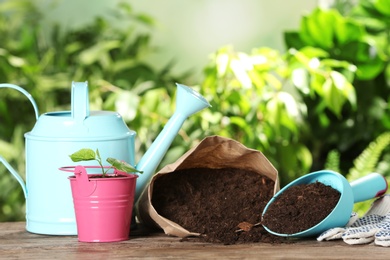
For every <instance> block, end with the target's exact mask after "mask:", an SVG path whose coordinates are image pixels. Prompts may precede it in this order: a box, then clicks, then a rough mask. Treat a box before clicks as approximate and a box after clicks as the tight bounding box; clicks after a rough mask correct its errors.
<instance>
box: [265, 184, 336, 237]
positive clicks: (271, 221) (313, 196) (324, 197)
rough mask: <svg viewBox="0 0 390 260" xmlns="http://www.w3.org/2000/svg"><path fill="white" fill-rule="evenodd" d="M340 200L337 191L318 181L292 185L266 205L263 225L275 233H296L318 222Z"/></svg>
mask: <svg viewBox="0 0 390 260" xmlns="http://www.w3.org/2000/svg"><path fill="white" fill-rule="evenodd" d="M339 199H340V192H339V191H337V190H336V189H334V188H332V187H331V186H327V185H325V184H323V183H321V182H315V183H310V184H300V185H296V186H292V187H290V188H288V189H286V190H285V191H284V192H283V193H281V194H280V195H279V196H278V197H277V198H276V199H275V200H274V201H273V202H272V204H270V205H269V206H268V208H267V211H266V212H265V214H264V216H263V221H262V224H263V225H264V226H266V227H267V228H268V229H269V230H272V231H274V232H276V233H280V234H294V233H298V232H301V231H304V230H306V229H309V228H311V227H313V226H315V225H316V224H318V223H320V222H321V221H322V220H323V219H324V218H326V217H327V216H328V215H329V213H331V212H332V210H333V209H334V207H335V206H336V204H337V203H338V201H339Z"/></svg>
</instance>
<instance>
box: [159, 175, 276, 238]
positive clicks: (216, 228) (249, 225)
mask: <svg viewBox="0 0 390 260" xmlns="http://www.w3.org/2000/svg"><path fill="white" fill-rule="evenodd" d="M273 190H274V181H272V180H271V179H269V178H267V177H264V176H262V175H260V174H257V173H255V172H251V171H245V170H240V169H208V168H201V169H200V168H197V169H186V170H180V171H175V172H172V173H169V174H165V175H162V176H161V177H159V178H158V179H156V180H155V182H154V186H153V194H152V205H153V206H154V208H155V209H156V211H157V212H158V213H159V214H160V215H161V216H163V217H165V218H167V219H169V220H171V221H173V222H175V223H177V224H179V225H180V226H182V227H183V228H185V229H187V230H188V231H190V232H195V233H201V234H202V235H201V236H200V238H199V239H200V240H201V241H205V242H211V243H223V244H235V243H251V242H267V243H276V242H279V241H280V240H281V238H280V237H276V236H274V235H271V234H270V233H268V232H267V231H266V230H265V229H264V228H263V227H262V226H261V225H260V221H261V214H262V212H263V209H264V207H265V205H266V204H267V202H268V201H269V200H270V199H271V198H272V196H273ZM255 224H256V225H255ZM192 240H193V239H192Z"/></svg>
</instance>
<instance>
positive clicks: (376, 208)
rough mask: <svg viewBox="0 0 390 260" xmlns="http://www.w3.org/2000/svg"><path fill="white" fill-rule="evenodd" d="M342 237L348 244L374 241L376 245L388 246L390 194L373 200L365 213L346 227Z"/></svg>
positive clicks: (389, 237) (389, 243)
mask: <svg viewBox="0 0 390 260" xmlns="http://www.w3.org/2000/svg"><path fill="white" fill-rule="evenodd" d="M342 239H343V240H344V242H345V243H347V244H350V245H355V244H367V243H371V242H373V241H374V243H375V244H376V245H380V246H390V195H385V196H383V197H381V198H379V199H377V200H375V201H374V203H373V204H372V206H371V208H370V209H369V210H368V211H367V213H366V214H365V215H364V216H363V217H362V218H360V219H358V220H357V221H356V222H355V223H353V224H352V225H351V226H350V228H347V230H346V231H345V232H344V234H343V235H342Z"/></svg>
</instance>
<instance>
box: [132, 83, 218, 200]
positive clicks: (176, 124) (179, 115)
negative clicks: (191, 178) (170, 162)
mask: <svg viewBox="0 0 390 260" xmlns="http://www.w3.org/2000/svg"><path fill="white" fill-rule="evenodd" d="M176 85H177V94H176V109H175V112H174V114H173V115H172V117H171V118H170V119H169V120H168V122H167V124H166V125H165V126H164V129H163V130H162V131H161V133H160V134H159V135H158V136H157V138H156V140H155V141H154V142H153V143H152V145H151V146H150V148H149V149H148V150H147V151H146V153H145V154H144V156H143V157H142V158H141V160H140V161H139V162H138V164H137V165H136V169H137V170H139V171H142V172H143V174H140V176H139V177H138V179H137V188H136V195H135V201H137V200H138V199H139V197H140V196H141V193H142V191H143V190H144V189H145V187H146V185H147V184H148V182H149V180H150V179H151V178H152V176H153V174H154V173H155V170H156V168H157V167H158V165H159V164H160V162H161V160H162V158H163V157H164V155H165V153H166V152H167V150H168V149H169V147H170V145H171V143H172V142H173V140H174V139H175V137H176V135H177V133H178V132H179V130H180V128H181V126H182V125H183V123H184V121H185V120H186V119H187V118H188V117H189V116H191V115H192V114H195V113H196V112H198V111H200V110H202V109H204V108H206V107H211V105H210V104H209V102H208V101H207V100H206V99H205V98H204V97H203V96H202V95H200V94H199V93H198V92H196V91H195V90H193V89H192V88H189V87H187V86H185V85H182V84H178V83H176Z"/></svg>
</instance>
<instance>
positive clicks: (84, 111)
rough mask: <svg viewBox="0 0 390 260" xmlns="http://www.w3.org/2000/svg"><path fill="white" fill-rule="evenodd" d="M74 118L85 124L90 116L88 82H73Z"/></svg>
mask: <svg viewBox="0 0 390 260" xmlns="http://www.w3.org/2000/svg"><path fill="white" fill-rule="evenodd" d="M71 102H72V118H73V119H74V120H75V121H76V122H83V121H84V119H85V118H87V117H88V116H89V97H88V83H87V82H72V100H71Z"/></svg>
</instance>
